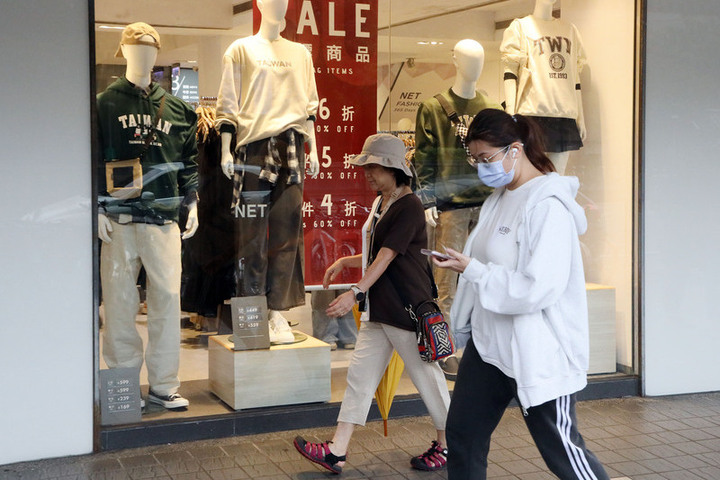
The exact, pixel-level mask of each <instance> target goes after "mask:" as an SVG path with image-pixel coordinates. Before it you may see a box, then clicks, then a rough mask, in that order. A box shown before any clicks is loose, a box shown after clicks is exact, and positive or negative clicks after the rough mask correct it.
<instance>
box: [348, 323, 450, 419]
mask: <svg viewBox="0 0 720 480" xmlns="http://www.w3.org/2000/svg"><path fill="white" fill-rule="evenodd" d="M393 350H396V351H397V352H398V354H399V355H400V357H401V358H402V359H403V361H404V362H405V369H406V370H407V372H408V373H409V374H410V379H411V380H412V382H413V384H414V385H415V388H417V390H418V392H419V393H420V397H421V398H422V400H423V402H424V403H425V406H426V407H427V409H428V412H429V414H430V417H431V418H432V421H433V424H434V425H435V428H436V429H437V430H445V421H446V419H447V412H448V407H449V405H450V394H449V393H448V387H447V382H446V381H445V376H444V375H443V373H442V370H441V369H440V366H438V365H437V363H427V362H423V361H422V360H421V359H420V354H419V353H418V348H417V342H416V340H415V333H414V332H410V331H408V330H402V329H400V328H396V327H392V326H390V325H384V324H381V323H377V322H362V324H361V326H360V332H358V339H357V343H356V345H355V350H354V352H353V356H352V359H351V360H350V366H349V367H348V373H347V389H346V390H345V396H344V397H343V401H342V405H341V406H340V414H339V415H338V421H339V422H347V423H353V424H355V425H365V421H366V420H367V416H368V412H369V411H370V405H371V404H372V399H373V396H374V395H375V390H376V389H377V386H378V383H380V379H381V378H382V376H383V374H384V373H385V368H386V367H387V364H388V362H389V361H390V357H391V356H392V353H393Z"/></svg>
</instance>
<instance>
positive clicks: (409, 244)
mask: <svg viewBox="0 0 720 480" xmlns="http://www.w3.org/2000/svg"><path fill="white" fill-rule="evenodd" d="M382 247H387V248H389V249H391V250H393V251H395V252H397V256H396V257H395V259H394V260H393V261H392V262H391V263H390V265H388V268H387V270H386V271H385V272H384V273H383V274H382V275H381V276H380V278H378V280H377V281H376V282H375V284H374V285H373V286H372V287H370V291H369V292H368V298H369V299H370V321H371V322H379V323H384V324H387V325H392V326H394V327H398V328H402V329H405V330H413V331H414V330H415V326H414V325H413V323H412V321H411V320H410V316H409V315H408V312H407V311H406V310H405V305H403V302H402V301H401V299H400V293H399V291H398V289H397V288H396V287H395V286H394V285H393V282H392V281H391V279H395V280H396V281H397V282H402V283H403V288H404V289H403V294H404V295H406V296H408V297H409V298H406V299H405V300H406V301H407V302H412V304H413V306H415V305H417V304H418V303H420V302H422V301H424V300H428V299H430V298H431V295H432V293H431V292H432V289H431V284H430V277H429V275H428V268H427V261H428V260H427V257H425V255H423V254H421V253H420V249H421V248H427V233H426V231H425V211H424V210H423V206H422V203H421V202H420V200H419V199H418V198H417V196H415V195H405V196H404V197H401V198H399V199H398V200H397V201H395V202H393V203H392V204H391V205H390V208H389V209H388V211H387V213H385V215H384V216H383V217H382V219H380V221H379V222H378V223H377V225H376V226H375V235H374V240H373V245H372V257H373V258H374V257H375V256H376V255H377V253H378V252H379V251H380V249H381V248H382ZM391 272H392V273H391ZM391 275H392V276H391Z"/></svg>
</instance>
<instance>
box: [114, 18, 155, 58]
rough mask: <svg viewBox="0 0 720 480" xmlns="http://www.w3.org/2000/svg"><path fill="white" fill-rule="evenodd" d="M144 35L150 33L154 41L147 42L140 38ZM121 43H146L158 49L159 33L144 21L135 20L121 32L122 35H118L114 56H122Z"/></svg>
mask: <svg viewBox="0 0 720 480" xmlns="http://www.w3.org/2000/svg"><path fill="white" fill-rule="evenodd" d="M145 35H150V36H151V37H152V38H153V39H154V40H155V41H154V42H147V41H145V40H143V39H142V37H144V36H145ZM122 45H148V46H150V47H155V48H157V49H158V50H160V34H159V33H158V32H157V30H155V29H154V28H153V27H151V26H150V25H148V24H147V23H145V22H135V23H131V24H130V25H128V26H127V27H125V29H124V30H123V32H122V37H120V45H118V49H117V52H115V56H116V57H122V56H123V53H122V48H120V47H121V46H122Z"/></svg>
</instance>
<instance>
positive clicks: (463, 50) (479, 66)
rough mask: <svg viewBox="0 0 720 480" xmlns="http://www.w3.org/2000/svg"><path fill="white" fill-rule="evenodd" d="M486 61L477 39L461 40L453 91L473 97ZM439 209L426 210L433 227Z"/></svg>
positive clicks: (455, 53) (456, 51)
mask: <svg viewBox="0 0 720 480" xmlns="http://www.w3.org/2000/svg"><path fill="white" fill-rule="evenodd" d="M484 63H485V50H484V49H483V47H482V45H480V44H479V43H478V42H476V41H475V40H470V39H465V40H460V41H459V42H458V43H457V44H455V48H453V64H454V65H455V71H456V75H455V83H454V84H453V86H452V87H451V88H452V91H453V93H455V94H456V95H457V96H458V97H462V98H467V99H472V98H475V95H477V92H476V91H475V86H476V84H477V82H478V80H479V79H480V75H481V74H482V70H483V64H484ZM437 219H438V211H437V207H435V206H433V207H430V208H428V209H427V210H425V221H426V222H427V223H428V225H430V226H431V227H436V226H437Z"/></svg>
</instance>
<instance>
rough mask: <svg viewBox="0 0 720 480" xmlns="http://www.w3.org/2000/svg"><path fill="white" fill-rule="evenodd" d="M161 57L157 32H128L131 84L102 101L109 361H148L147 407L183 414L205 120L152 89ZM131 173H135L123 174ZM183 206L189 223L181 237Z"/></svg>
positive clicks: (138, 26)
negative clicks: (187, 241) (142, 327)
mask: <svg viewBox="0 0 720 480" xmlns="http://www.w3.org/2000/svg"><path fill="white" fill-rule="evenodd" d="M159 49H160V36H159V35H158V33H157V31H156V30H155V29H154V28H153V27H151V26H150V25H148V24H146V23H142V22H138V23H133V24H130V25H128V26H127V27H125V29H124V30H123V33H122V38H121V41H120V46H119V48H118V52H117V53H116V56H121V57H124V58H125V59H126V61H127V67H126V72H125V73H126V74H125V76H124V77H121V78H119V79H118V80H116V81H115V82H114V83H113V84H112V85H110V86H109V87H108V88H107V90H105V91H104V92H102V93H100V94H99V95H98V98H97V106H98V125H99V132H100V145H101V147H102V152H103V159H102V160H103V161H102V162H100V163H101V168H102V171H101V172H98V173H99V179H98V183H99V195H98V200H99V202H100V206H99V208H98V210H99V214H98V237H99V238H100V239H101V240H102V242H103V243H102V250H101V258H100V275H101V281H102V288H103V297H104V298H103V304H104V308H105V325H104V335H103V357H104V359H105V362H106V363H107V365H108V367H109V368H122V367H129V368H138V369H139V368H140V367H141V366H142V363H143V357H144V359H145V362H146V365H147V370H148V381H149V383H150V391H149V393H148V400H149V401H150V402H152V403H156V404H159V405H162V406H163V407H165V408H169V409H177V408H185V407H187V406H188V405H189V402H188V401H187V400H186V399H185V398H183V397H182V396H181V395H180V394H179V393H178V388H179V386H180V381H179V378H178V369H179V361H180V273H181V266H180V249H181V247H180V242H181V238H190V237H192V236H193V235H194V234H195V232H196V230H197V228H198V217H197V203H196V198H197V195H196V190H197V164H196V157H197V143H196V139H195V131H196V125H197V116H196V115H195V112H194V111H193V110H192V109H191V108H190V106H189V105H187V104H185V103H184V102H183V101H182V100H180V99H178V98H176V97H173V96H172V95H169V94H167V92H165V90H163V89H162V87H160V86H159V85H158V84H156V83H152V78H151V71H152V67H153V65H154V64H155V60H156V59H157V54H158V50H159ZM128 163H129V164H132V165H133V166H132V167H122V165H124V164H128ZM123 168H126V169H125V170H123ZM129 169H132V177H131V178H130V177H128V175H129ZM182 203H185V206H186V208H187V209H188V219H187V222H186V224H185V232H184V233H183V234H182V237H181V235H180V229H179V227H178V219H179V210H180V207H181V204H182ZM141 267H144V268H145V272H146V274H147V309H148V315H147V318H148V320H147V323H148V345H147V350H146V351H145V352H143V342H142V339H141V337H140V335H139V334H138V332H137V329H136V326H135V315H136V314H137V310H138V305H139V298H138V293H137V287H136V283H137V278H138V273H139V271H140V268H141ZM143 403H144V401H143Z"/></svg>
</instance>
